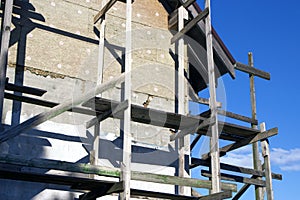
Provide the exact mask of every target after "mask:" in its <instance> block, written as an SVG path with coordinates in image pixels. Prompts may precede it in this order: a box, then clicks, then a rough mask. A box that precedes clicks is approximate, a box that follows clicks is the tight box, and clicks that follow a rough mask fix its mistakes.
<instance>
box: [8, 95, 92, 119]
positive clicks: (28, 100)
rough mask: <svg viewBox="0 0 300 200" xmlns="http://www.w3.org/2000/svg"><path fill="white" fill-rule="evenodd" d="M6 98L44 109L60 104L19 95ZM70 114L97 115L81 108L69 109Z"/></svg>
mask: <svg viewBox="0 0 300 200" xmlns="http://www.w3.org/2000/svg"><path fill="white" fill-rule="evenodd" d="M4 97H5V98H6V99H10V100H16V101H20V102H24V103H29V104H34V105H38V106H44V107H49V108H53V107H55V106H57V105H59V103H56V102H52V101H46V100H41V99H35V98H31V97H26V96H19V95H15V94H10V93H7V92H5V93H4ZM68 112H75V113H80V114H85V115H92V116H94V115H95V111H93V110H90V109H86V108H80V107H73V108H72V109H69V110H68Z"/></svg>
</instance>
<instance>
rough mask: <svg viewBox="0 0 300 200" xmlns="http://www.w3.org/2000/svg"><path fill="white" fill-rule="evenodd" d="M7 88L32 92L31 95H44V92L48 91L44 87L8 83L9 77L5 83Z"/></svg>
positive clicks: (26, 92) (27, 92)
mask: <svg viewBox="0 0 300 200" xmlns="http://www.w3.org/2000/svg"><path fill="white" fill-rule="evenodd" d="M5 90H10V91H14V92H21V93H25V94H31V95H36V96H43V94H45V93H46V92H47V91H46V90H42V89H38V88H33V87H27V86H19V85H15V84H12V83H8V79H7V82H6V84H5Z"/></svg>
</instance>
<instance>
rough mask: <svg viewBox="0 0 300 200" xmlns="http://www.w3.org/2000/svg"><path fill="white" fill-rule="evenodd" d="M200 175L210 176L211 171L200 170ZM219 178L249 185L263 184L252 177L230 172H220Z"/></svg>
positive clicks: (263, 183)
mask: <svg viewBox="0 0 300 200" xmlns="http://www.w3.org/2000/svg"><path fill="white" fill-rule="evenodd" d="M201 175H202V176H205V177H208V178H211V173H210V172H209V171H207V170H201ZM221 179H222V180H226V181H235V182H238V183H247V184H251V185H257V186H262V187H264V186H265V181H262V180H258V179H252V178H247V177H243V176H237V175H231V174H225V173H221Z"/></svg>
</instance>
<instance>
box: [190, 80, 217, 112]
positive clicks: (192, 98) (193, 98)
mask: <svg viewBox="0 0 300 200" xmlns="http://www.w3.org/2000/svg"><path fill="white" fill-rule="evenodd" d="M189 100H190V101H192V102H195V103H201V104H203V105H209V99H206V98H202V97H199V96H198V95H197V94H196V93H195V91H194V89H193V88H192V86H191V85H189ZM217 107H218V108H221V107H222V103H221V102H217Z"/></svg>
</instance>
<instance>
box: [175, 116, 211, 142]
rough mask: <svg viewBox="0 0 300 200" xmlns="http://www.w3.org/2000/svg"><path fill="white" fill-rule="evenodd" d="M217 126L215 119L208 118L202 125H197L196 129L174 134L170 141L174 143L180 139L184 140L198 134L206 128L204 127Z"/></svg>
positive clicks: (192, 128)
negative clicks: (187, 136)
mask: <svg viewBox="0 0 300 200" xmlns="http://www.w3.org/2000/svg"><path fill="white" fill-rule="evenodd" d="M213 124H215V119H212V118H208V119H205V120H204V121H203V122H202V123H201V124H200V125H197V126H196V127H191V128H188V129H183V130H181V131H178V132H177V133H175V134H173V135H171V136H170V141H174V140H176V139H178V138H182V137H184V136H186V135H189V134H192V133H196V132H198V131H199V130H200V129H202V128H204V127H208V126H211V125H213Z"/></svg>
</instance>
